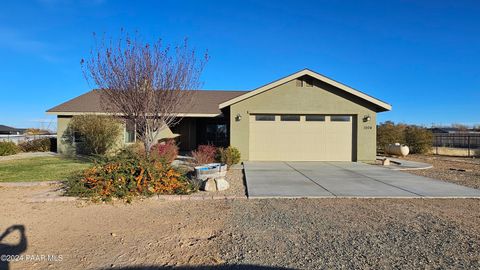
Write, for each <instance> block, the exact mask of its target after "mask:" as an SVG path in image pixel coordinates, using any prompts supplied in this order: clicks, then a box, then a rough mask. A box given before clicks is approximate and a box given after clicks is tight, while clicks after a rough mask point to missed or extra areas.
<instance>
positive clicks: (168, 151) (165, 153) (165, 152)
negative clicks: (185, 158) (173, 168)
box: [150, 140, 178, 163]
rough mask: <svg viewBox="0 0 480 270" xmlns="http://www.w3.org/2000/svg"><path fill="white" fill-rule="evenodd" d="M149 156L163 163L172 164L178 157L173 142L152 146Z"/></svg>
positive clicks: (175, 145) (176, 148) (176, 147)
mask: <svg viewBox="0 0 480 270" xmlns="http://www.w3.org/2000/svg"><path fill="white" fill-rule="evenodd" d="M150 155H151V157H152V158H154V159H158V160H160V159H163V160H164V161H165V162H168V163H172V162H173V161H174V160H175V159H176V158H177V156H178V146H177V144H175V141H174V140H168V141H166V142H162V143H157V144H155V145H154V146H152V149H151V150H150Z"/></svg>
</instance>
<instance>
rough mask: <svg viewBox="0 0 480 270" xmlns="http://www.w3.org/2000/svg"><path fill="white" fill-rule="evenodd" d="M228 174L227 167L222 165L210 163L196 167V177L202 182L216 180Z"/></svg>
mask: <svg viewBox="0 0 480 270" xmlns="http://www.w3.org/2000/svg"><path fill="white" fill-rule="evenodd" d="M226 174H227V165H225V164H223V165H222V164H221V163H209V164H205V165H202V166H197V167H195V177H196V178H197V179H201V180H207V179H208V178H216V177H221V176H225V175H226Z"/></svg>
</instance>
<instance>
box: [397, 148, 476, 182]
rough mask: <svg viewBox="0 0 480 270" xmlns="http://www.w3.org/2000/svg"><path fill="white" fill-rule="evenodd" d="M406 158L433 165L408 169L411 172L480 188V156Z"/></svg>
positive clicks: (414, 156)
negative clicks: (418, 168)
mask: <svg viewBox="0 0 480 270" xmlns="http://www.w3.org/2000/svg"><path fill="white" fill-rule="evenodd" d="M405 159H408V160H413V161H420V162H425V163H429V164H432V165H433V168H431V169H428V170H417V171H408V172H409V173H413V174H416V175H421V176H426V177H430V178H434V179H440V180H444V181H448V182H452V183H455V184H459V185H464V186H467V187H472V188H477V189H480V159H479V158H464V157H447V156H436V155H428V156H427V155H409V156H407V157H406V158H405Z"/></svg>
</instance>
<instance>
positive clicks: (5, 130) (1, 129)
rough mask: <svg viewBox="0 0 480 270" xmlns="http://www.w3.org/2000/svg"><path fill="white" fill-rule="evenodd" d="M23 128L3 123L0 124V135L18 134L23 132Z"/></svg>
mask: <svg viewBox="0 0 480 270" xmlns="http://www.w3.org/2000/svg"><path fill="white" fill-rule="evenodd" d="M25 131H26V129H25V128H14V127H9V126H5V125H0V134H1V135H20V134H23V133H25Z"/></svg>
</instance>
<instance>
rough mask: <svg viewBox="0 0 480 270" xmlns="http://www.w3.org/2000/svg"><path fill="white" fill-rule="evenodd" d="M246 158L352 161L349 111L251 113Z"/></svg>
mask: <svg viewBox="0 0 480 270" xmlns="http://www.w3.org/2000/svg"><path fill="white" fill-rule="evenodd" d="M249 120H250V128H249V130H250V134H249V148H250V149H249V152H250V160H256V161H262V160H274V161H352V160H353V159H354V158H355V157H354V154H353V153H354V151H353V149H354V147H353V141H354V135H353V117H352V115H323V114H304V115H302V114H280V115H276V114H254V115H253V114H252V115H250V119H249Z"/></svg>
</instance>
